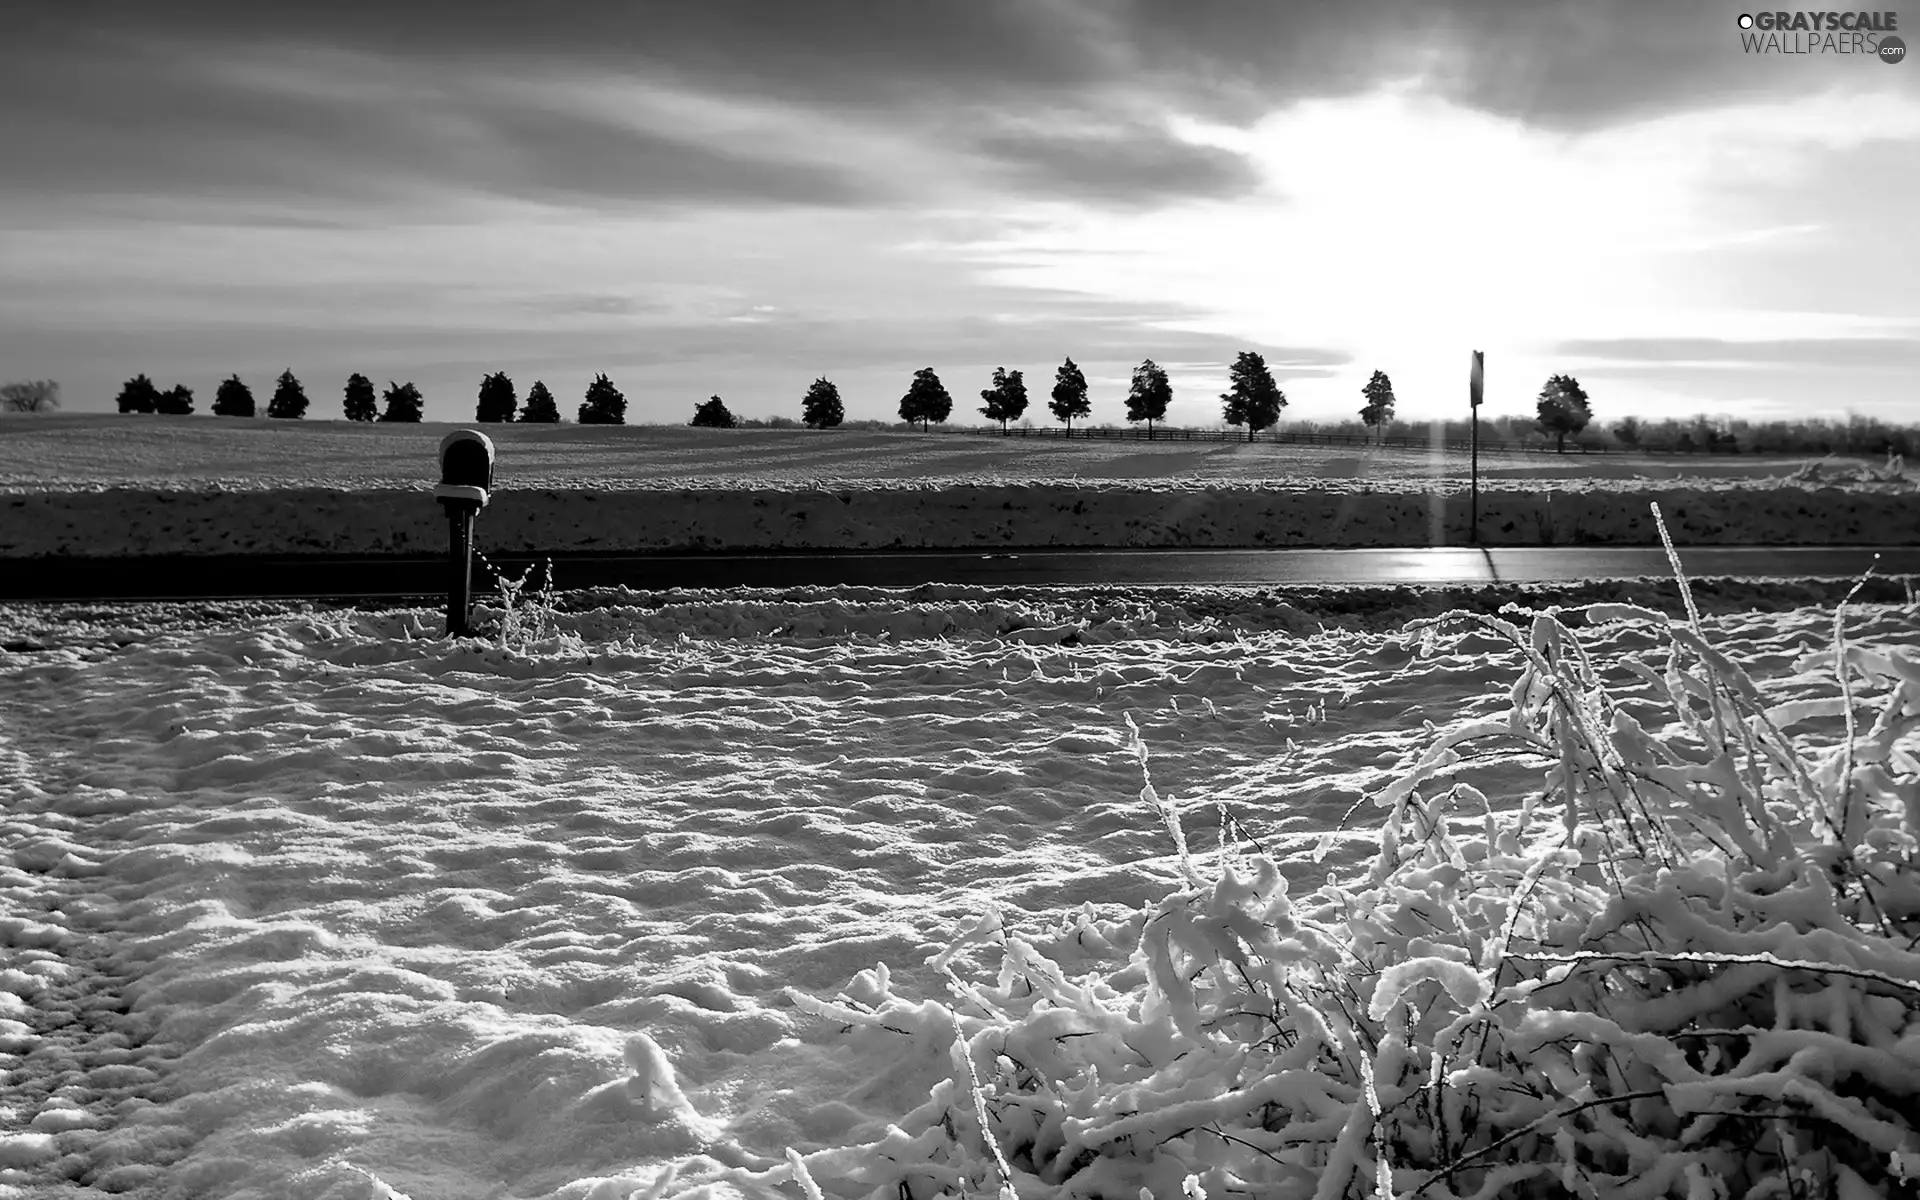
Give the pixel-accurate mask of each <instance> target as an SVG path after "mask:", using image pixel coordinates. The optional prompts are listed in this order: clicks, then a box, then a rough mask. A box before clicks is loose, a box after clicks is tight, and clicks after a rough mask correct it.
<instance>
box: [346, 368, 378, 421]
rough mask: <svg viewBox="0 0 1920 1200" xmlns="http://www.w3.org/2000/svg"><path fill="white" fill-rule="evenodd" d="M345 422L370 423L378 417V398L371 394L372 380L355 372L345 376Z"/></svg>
mask: <svg viewBox="0 0 1920 1200" xmlns="http://www.w3.org/2000/svg"><path fill="white" fill-rule="evenodd" d="M346 413H347V420H349V421H371V420H373V419H374V418H376V417H378V416H379V415H380V398H379V397H378V396H375V395H374V394H373V380H371V379H368V378H367V377H366V376H365V375H362V374H359V373H358V372H355V373H354V374H352V375H349V376H347V404H346Z"/></svg>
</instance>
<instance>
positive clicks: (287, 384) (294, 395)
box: [267, 368, 307, 421]
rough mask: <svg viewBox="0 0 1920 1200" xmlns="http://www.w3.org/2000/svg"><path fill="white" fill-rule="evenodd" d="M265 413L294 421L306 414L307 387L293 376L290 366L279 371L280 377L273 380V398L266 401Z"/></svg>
mask: <svg viewBox="0 0 1920 1200" xmlns="http://www.w3.org/2000/svg"><path fill="white" fill-rule="evenodd" d="M267 415H268V416H269V417H286V418H290V419H292V420H296V421H297V420H299V419H301V418H302V417H304V416H306V415H307V389H306V388H303V387H301V386H300V381H299V380H298V379H295V378H294V377H293V369H292V368H288V369H287V370H285V371H282V372H280V378H279V379H277V380H275V381H274V385H273V398H272V399H271V400H268V401H267Z"/></svg>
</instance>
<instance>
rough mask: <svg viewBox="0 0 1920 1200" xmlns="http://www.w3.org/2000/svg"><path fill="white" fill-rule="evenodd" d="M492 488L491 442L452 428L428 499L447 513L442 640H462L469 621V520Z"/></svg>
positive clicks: (444, 440) (443, 441) (469, 628)
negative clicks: (444, 611) (444, 638)
mask: <svg viewBox="0 0 1920 1200" xmlns="http://www.w3.org/2000/svg"><path fill="white" fill-rule="evenodd" d="M492 490H493V442H492V440H491V439H489V438H488V437H487V435H486V434H484V433H477V432H475V431H474V430H471V429H456V430H454V431H453V432H452V433H449V434H448V435H447V436H446V437H444V438H441V439H440V483H439V484H438V485H437V486H436V487H435V488H434V489H433V498H434V499H435V500H437V501H439V503H440V506H441V507H442V508H444V509H446V510H447V564H448V568H449V574H448V578H447V636H448V637H467V636H468V635H470V634H471V633H472V632H473V630H472V625H471V622H472V618H473V518H474V517H475V516H476V515H477V514H478V513H479V512H480V510H481V509H483V508H485V507H486V506H487V495H488V493H489V492H491V491H492Z"/></svg>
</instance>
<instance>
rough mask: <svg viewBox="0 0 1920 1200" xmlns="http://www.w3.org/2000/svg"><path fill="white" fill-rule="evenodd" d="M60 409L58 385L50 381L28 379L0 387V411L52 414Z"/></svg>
mask: <svg viewBox="0 0 1920 1200" xmlns="http://www.w3.org/2000/svg"><path fill="white" fill-rule="evenodd" d="M59 407H60V385H59V384H57V383H55V382H54V381H53V380H51V379H30V380H28V381H26V382H25V383H9V384H7V385H5V386H4V387H0V410H3V411H6V412H18V413H39V412H52V411H53V410H54V409H56V408H59Z"/></svg>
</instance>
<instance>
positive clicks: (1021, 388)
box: [980, 367, 1027, 437]
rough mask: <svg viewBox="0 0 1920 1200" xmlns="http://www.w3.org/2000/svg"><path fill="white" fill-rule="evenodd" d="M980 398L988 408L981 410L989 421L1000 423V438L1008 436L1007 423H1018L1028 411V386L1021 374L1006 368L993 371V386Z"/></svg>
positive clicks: (983, 392)
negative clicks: (1021, 415)
mask: <svg viewBox="0 0 1920 1200" xmlns="http://www.w3.org/2000/svg"><path fill="white" fill-rule="evenodd" d="M980 398H981V399H982V400H985V401H986V402H987V403H986V407H984V408H982V409H981V410H980V413H981V415H982V416H984V417H986V418H987V419H988V420H989V421H998V422H1000V436H1001V437H1005V436H1007V422H1008V421H1018V420H1019V419H1020V414H1022V413H1024V412H1026V411H1027V384H1026V381H1025V380H1024V379H1022V378H1021V377H1020V372H1018V371H1009V370H1007V369H1006V368H1005V367H995V368H994V369H993V386H992V387H990V388H987V389H985V390H983V391H982V392H981V393H980Z"/></svg>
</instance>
